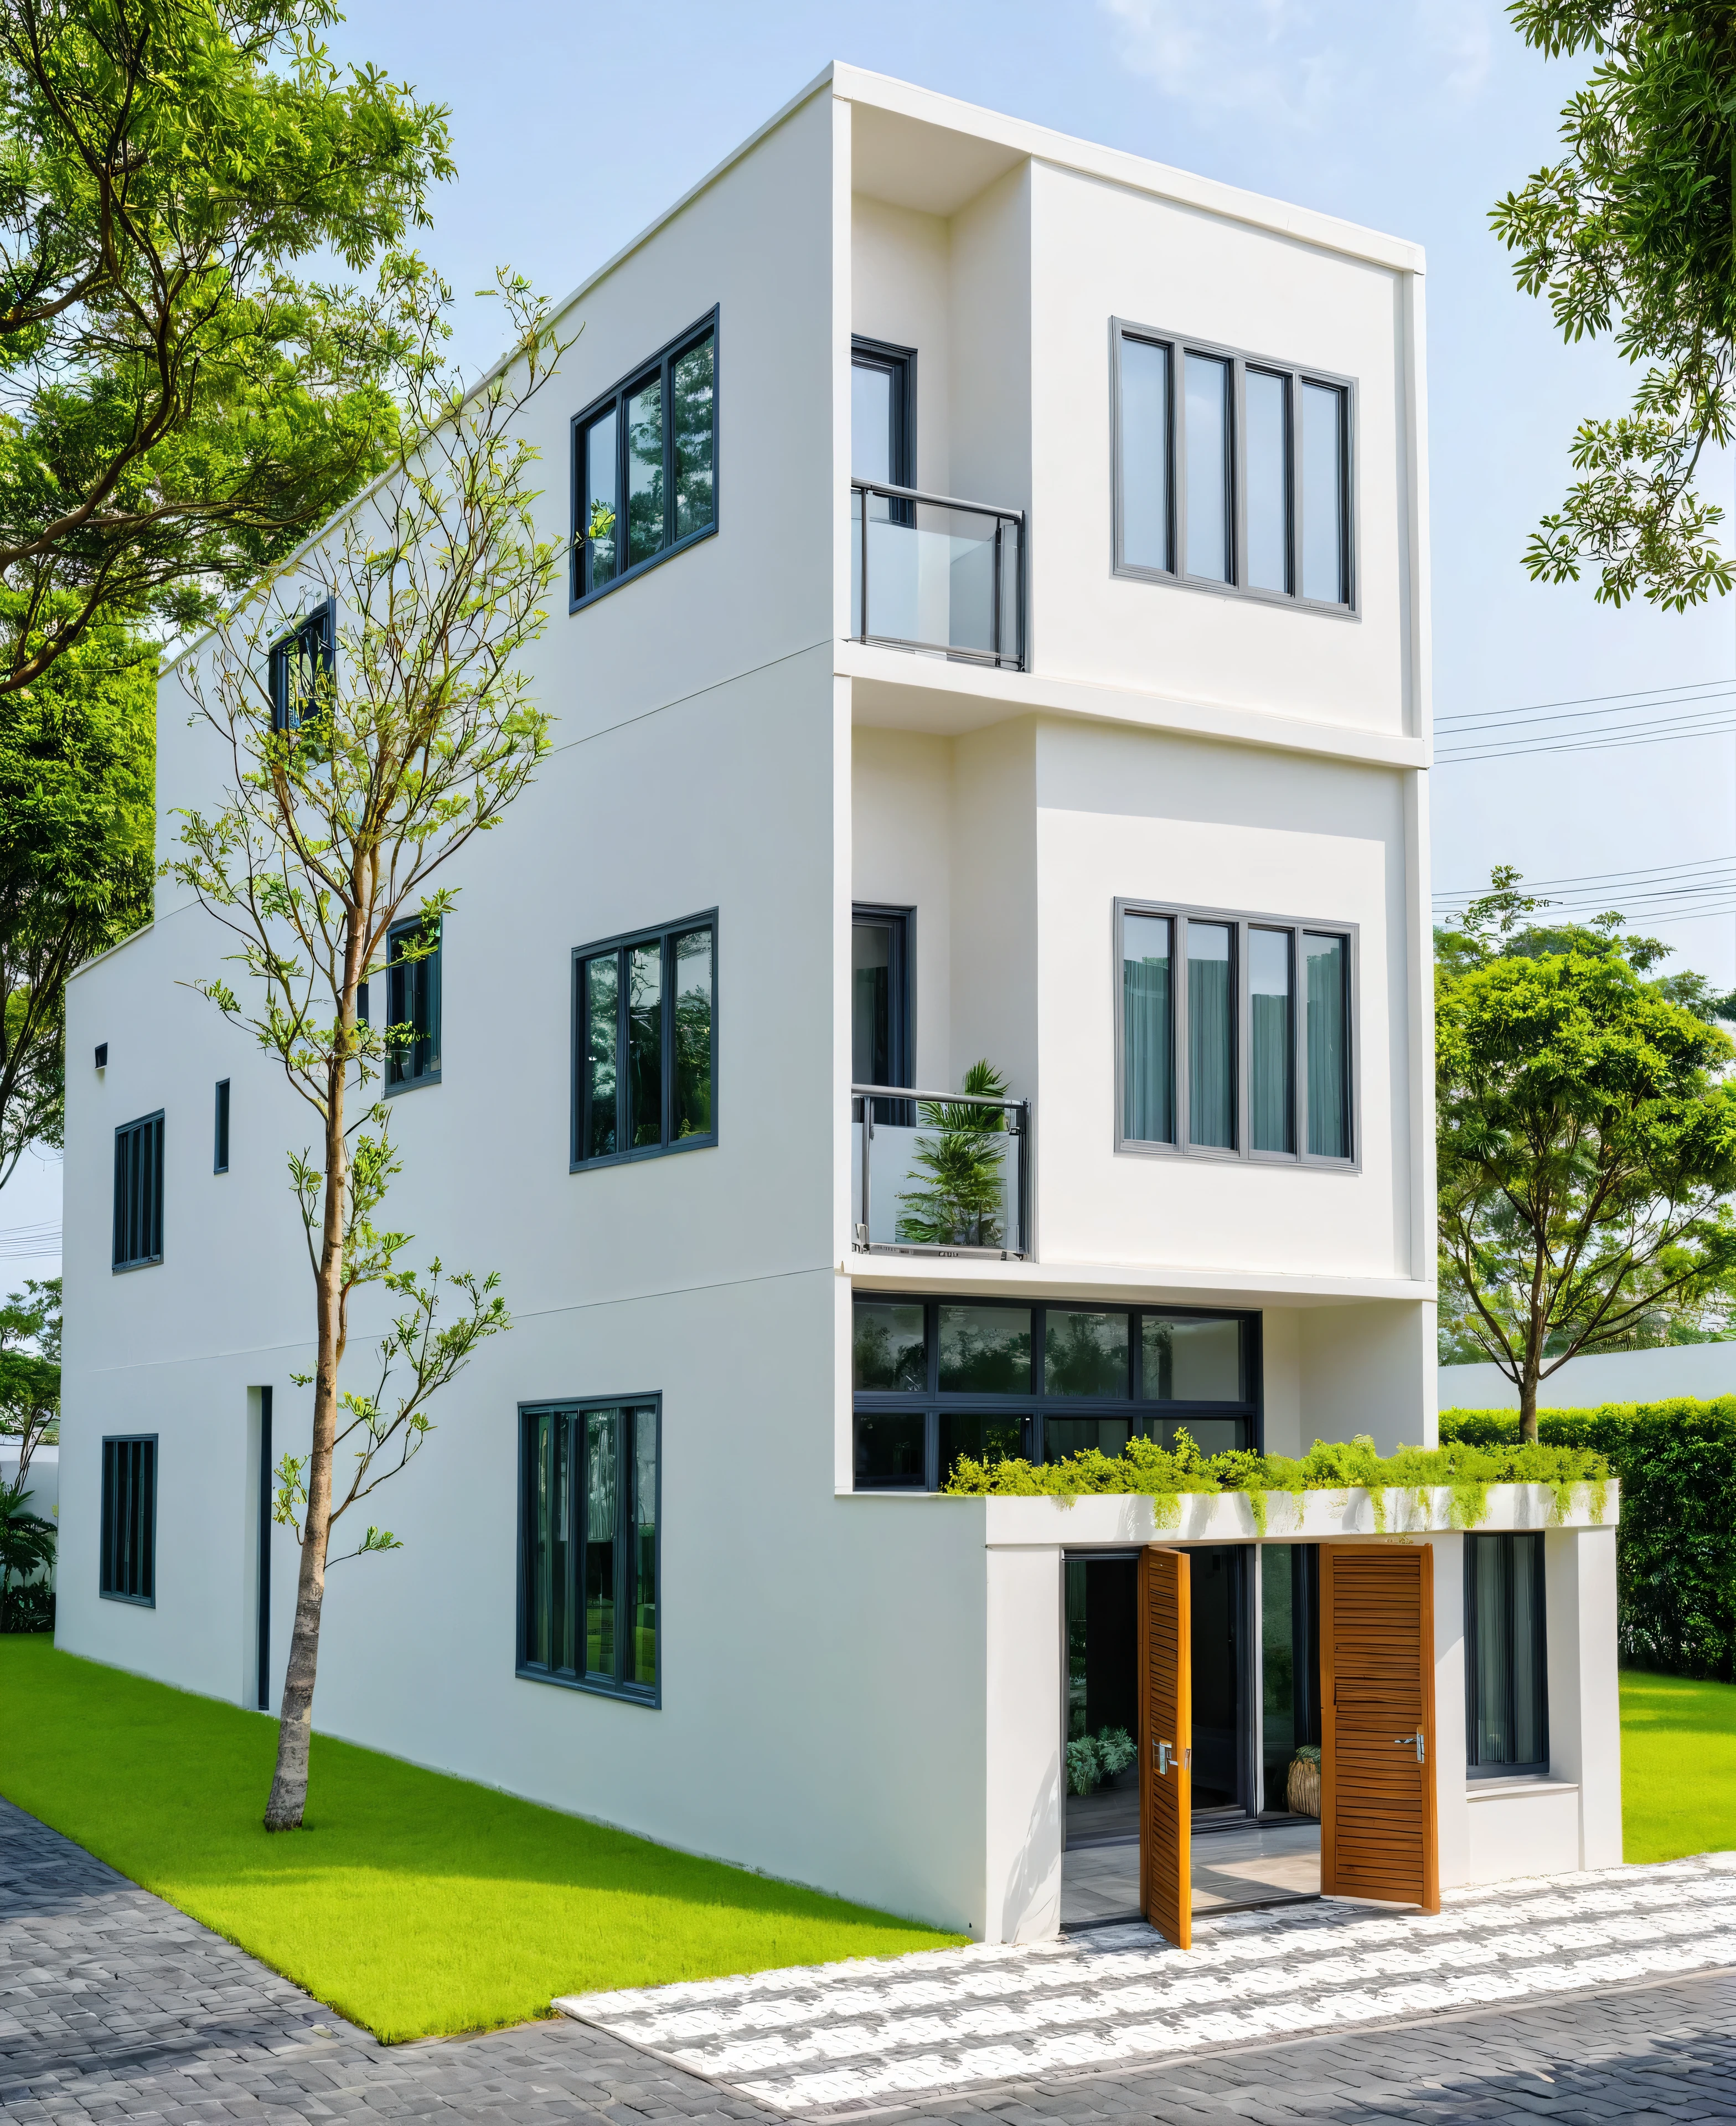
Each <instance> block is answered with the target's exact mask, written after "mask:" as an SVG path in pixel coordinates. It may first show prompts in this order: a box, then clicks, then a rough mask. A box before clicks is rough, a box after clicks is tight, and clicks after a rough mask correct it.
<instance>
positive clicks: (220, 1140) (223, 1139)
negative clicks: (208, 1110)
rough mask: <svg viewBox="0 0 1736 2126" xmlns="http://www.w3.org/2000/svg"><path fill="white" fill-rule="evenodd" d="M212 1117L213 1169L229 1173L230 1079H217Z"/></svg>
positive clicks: (214, 1172)
mask: <svg viewBox="0 0 1736 2126" xmlns="http://www.w3.org/2000/svg"><path fill="white" fill-rule="evenodd" d="M213 1106H214V1110H215V1112H214V1113H213V1115H212V1117H211V1171H212V1173H213V1174H227V1173H228V1172H229V1080H228V1079H227V1078H219V1080H217V1096H216V1098H215V1102H214V1103H213Z"/></svg>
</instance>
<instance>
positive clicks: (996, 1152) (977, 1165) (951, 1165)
mask: <svg viewBox="0 0 1736 2126" xmlns="http://www.w3.org/2000/svg"><path fill="white" fill-rule="evenodd" d="M960 1090H961V1091H962V1092H965V1093H966V1094H977V1095H979V1097H982V1098H987V1099H992V1100H998V1099H1001V1098H1003V1097H1004V1096H1005V1094H1006V1091H1007V1080H1005V1079H1004V1078H1003V1077H1002V1075H1001V1074H1000V1072H999V1071H998V1070H996V1069H995V1068H994V1066H993V1064H991V1063H989V1062H988V1061H982V1062H979V1063H973V1064H972V1065H971V1066H970V1068H969V1070H967V1071H966V1072H965V1082H964V1084H963V1085H962V1087H961V1088H960ZM918 1114H919V1116H920V1118H921V1121H922V1127H923V1128H924V1129H928V1130H932V1131H934V1132H935V1135H934V1136H925V1137H919V1138H918V1141H917V1148H916V1153H915V1156H914V1158H913V1160H912V1161H911V1164H912V1165H913V1167H914V1168H915V1169H916V1171H917V1172H918V1174H921V1175H922V1176H923V1177H924V1180H925V1183H926V1186H924V1187H922V1188H917V1189H912V1190H908V1191H907V1192H906V1193H904V1194H903V1195H901V1196H900V1197H899V1239H900V1240H909V1241H912V1242H914V1243H918V1244H920V1245H926V1246H928V1247H942V1248H946V1247H951V1248H960V1247H962V1248H998V1247H1002V1246H1004V1245H1005V1241H1004V1240H1003V1238H1002V1229H1003V1225H1004V1206H1003V1204H1002V1195H1003V1193H1004V1191H1005V1188H1006V1177H1005V1173H1004V1169H1003V1161H1004V1160H1005V1156H1006V1151H1007V1136H1006V1130H1007V1117H1006V1116H1005V1114H1004V1113H1003V1112H1002V1110H1001V1109H1000V1108H992V1107H976V1106H973V1105H971V1104H970V1103H969V1102H968V1101H964V1100H923V1101H922V1102H921V1103H919V1106H918Z"/></svg>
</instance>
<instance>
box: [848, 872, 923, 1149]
mask: <svg viewBox="0 0 1736 2126" xmlns="http://www.w3.org/2000/svg"><path fill="white" fill-rule="evenodd" d="M915 929H916V910H915V909H913V908H881V907H875V906H871V905H868V904H866V903H864V902H860V901H859V902H858V903H857V904H856V908H855V909H854V910H853V911H852V913H851V926H850V1068H851V1084H856V1085H913V1084H915V1083H916V997H915V988H914V981H915V959H916V955H915V952H914V950H913V947H914V945H915V942H916V941H915V936H914V933H915ZM874 1104H875V1115H874V1118H875V1121H876V1122H889V1123H899V1124H902V1125H903V1126H904V1127H909V1126H910V1125H912V1124H913V1123H914V1122H915V1121H916V1116H915V1113H913V1110H912V1108H911V1103H910V1102H909V1101H908V1100H876V1101H875V1103H874Z"/></svg>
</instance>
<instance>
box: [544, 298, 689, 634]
mask: <svg viewBox="0 0 1736 2126" xmlns="http://www.w3.org/2000/svg"><path fill="white" fill-rule="evenodd" d="M716 529H717V313H716V312H715V311H713V313H712V314H711V315H710V317H709V318H707V319H705V320H703V322H701V324H697V325H696V326H694V327H693V328H692V329H691V331H689V332H686V333H683V334H682V337H681V338H679V339H677V340H672V341H671V342H670V343H669V345H668V347H664V348H663V350H662V352H660V353H658V354H654V355H653V356H652V357H651V358H650V359H649V361H647V362H645V363H644V364H643V365H642V366H640V367H639V368H638V369H636V370H634V371H633V373H632V374H631V376H627V377H625V378H624V379H623V380H621V382H620V383H619V384H617V385H615V386H614V388H613V389H612V390H609V391H606V392H605V393H604V394H603V396H602V397H601V399H597V400H595V401H594V402H593V403H592V404H591V405H589V406H587V408H586V409H585V410H584V412H583V413H580V414H579V415H578V416H577V417H576V418H575V419H574V421H573V586H572V590H573V604H574V605H575V606H578V605H583V603H584V602H586V601H587V599H590V598H598V597H601V594H602V593H604V592H605V591H609V590H613V589H614V588H615V587H616V584H617V583H625V581H626V580H627V579H628V578H629V577H630V576H634V575H637V574H639V573H640V572H641V571H642V570H644V569H648V568H649V567H651V566H652V565H653V564H654V563H655V562H658V561H661V560H667V559H668V556H669V555H671V554H674V553H677V552H679V551H680V550H681V549H682V547H684V546H690V545H691V543H692V542H693V541H695V540H696V539H701V538H703V537H704V536H705V535H706V533H708V532H715V530H716Z"/></svg>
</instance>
